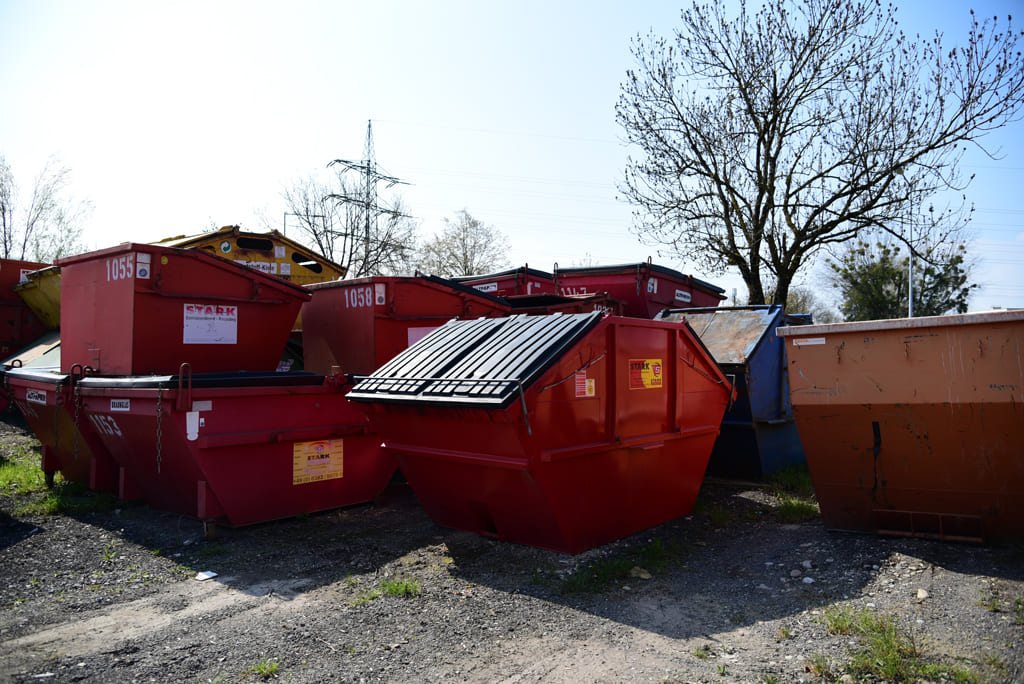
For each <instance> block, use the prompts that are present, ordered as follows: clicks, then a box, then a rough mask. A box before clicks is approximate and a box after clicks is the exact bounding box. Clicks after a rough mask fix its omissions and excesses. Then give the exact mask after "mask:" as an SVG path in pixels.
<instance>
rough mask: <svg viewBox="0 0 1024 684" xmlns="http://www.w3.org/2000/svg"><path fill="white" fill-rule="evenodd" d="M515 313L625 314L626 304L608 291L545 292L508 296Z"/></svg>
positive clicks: (507, 298)
mask: <svg viewBox="0 0 1024 684" xmlns="http://www.w3.org/2000/svg"><path fill="white" fill-rule="evenodd" d="M505 299H506V301H507V302H508V304H509V306H510V307H511V308H512V312H513V313H522V314H531V315H545V314H553V313H590V312H591V311H603V312H605V313H608V314H611V315H612V316H621V315H623V310H624V308H625V305H624V304H623V302H620V301H619V300H617V299H612V298H611V297H610V296H609V295H608V293H607V292H594V293H592V294H582V295H558V294H554V293H544V294H535V295H515V296H511V297H506V298H505Z"/></svg>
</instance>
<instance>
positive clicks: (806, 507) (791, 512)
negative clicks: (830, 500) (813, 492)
mask: <svg viewBox="0 0 1024 684" xmlns="http://www.w3.org/2000/svg"><path fill="white" fill-rule="evenodd" d="M775 513H776V514H777V515H778V516H779V520H780V521H781V522H784V523H803V522H809V521H811V520H815V519H816V518H818V517H820V516H821V511H820V510H819V509H818V504H817V503H815V502H814V501H808V500H806V499H798V498H797V497H795V496H789V495H783V496H782V497H781V500H780V501H779V505H778V507H777V508H776V509H775Z"/></svg>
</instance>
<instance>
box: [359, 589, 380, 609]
mask: <svg viewBox="0 0 1024 684" xmlns="http://www.w3.org/2000/svg"><path fill="white" fill-rule="evenodd" d="M381 596H383V594H381V593H380V592H379V591H377V590H376V589H373V590H371V591H364V592H363V593H361V594H359V595H358V596H356V597H355V598H354V599H352V605H353V606H356V607H357V608H358V607H360V606H365V605H366V604H367V603H369V602H370V601H373V600H374V599H379V598H380V597H381Z"/></svg>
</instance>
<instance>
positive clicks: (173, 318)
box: [57, 244, 309, 375]
mask: <svg viewBox="0 0 1024 684" xmlns="http://www.w3.org/2000/svg"><path fill="white" fill-rule="evenodd" d="M57 264H58V265H60V267H61V370H63V371H64V372H65V373H67V372H69V371H70V369H71V367H72V366H73V365H74V364H81V365H82V366H88V367H90V368H91V369H92V370H93V371H94V372H96V373H100V374H103V375H144V374H150V373H177V372H178V369H179V367H180V366H181V364H182V363H188V364H189V365H190V366H191V369H192V372H194V373H208V372H230V371H273V370H275V369H276V368H277V364H278V361H279V360H280V358H281V353H282V351H283V350H284V348H285V344H286V343H287V341H288V336H289V334H290V331H291V328H292V325H293V324H294V323H295V317H296V316H297V315H298V313H299V308H300V307H301V306H302V303H303V302H304V301H306V300H308V299H309V293H308V292H306V291H305V290H304V289H303V288H302V287H300V286H298V285H293V284H291V283H288V282H285V281H283V280H281V279H279V278H275V277H273V276H270V275H267V274H264V273H260V272H258V271H255V270H252V269H249V268H246V267H244V266H240V265H238V264H235V263H234V262H231V261H228V260H227V259H221V258H219V257H216V256H213V255H211V254H208V253H206V252H205V251H204V250H192V249H174V248H169V247H157V246H155V245H140V244H123V245H119V246H117V247H111V248H110V249H104V250H100V251H97V252H89V253H86V254H81V255H78V256H73V257H69V258H66V259H59V260H58V261H57Z"/></svg>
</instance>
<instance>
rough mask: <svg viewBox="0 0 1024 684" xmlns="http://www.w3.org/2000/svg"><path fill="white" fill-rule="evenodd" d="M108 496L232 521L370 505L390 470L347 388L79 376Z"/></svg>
mask: <svg viewBox="0 0 1024 684" xmlns="http://www.w3.org/2000/svg"><path fill="white" fill-rule="evenodd" d="M79 388H80V392H81V396H82V400H83V405H82V409H83V412H84V413H85V414H86V416H87V419H88V421H89V423H90V425H92V426H93V428H94V429H95V430H96V432H97V434H98V435H99V438H100V439H101V440H102V441H103V444H104V445H105V446H106V447H107V450H108V452H109V453H110V454H111V456H112V457H113V458H114V460H115V461H116V462H117V463H118V465H119V482H120V491H119V494H120V495H121V496H122V498H135V496H138V495H141V496H142V498H143V499H144V500H145V502H146V503H147V504H149V505H150V506H152V507H154V508H157V509H160V510H165V511H170V512H173V513H179V514H182V515H187V516H192V517H196V518H199V519H202V520H210V521H217V520H224V521H226V522H227V523H229V524H232V525H247V524H251V523H257V522H263V521H266V520H274V519H277V518H284V517H289V516H292V515H298V514H300V513H312V512H315V511H321V510H327V509H331V508H337V507H341V506H347V505H351V504H356V503H362V502H365V501H370V500H372V499H373V497H374V496H376V495H377V494H378V493H379V492H380V491H381V490H382V489H384V487H385V486H386V485H387V483H388V481H389V480H390V479H391V476H392V475H393V474H394V472H395V469H396V467H397V466H396V463H395V460H394V458H393V457H391V456H390V455H388V454H385V453H384V452H383V450H382V449H381V446H380V437H379V436H377V435H373V434H369V433H368V423H367V421H366V416H365V415H364V414H363V413H362V412H360V411H357V410H356V409H355V408H354V407H353V406H352V405H351V404H349V403H348V401H347V400H346V399H345V392H346V391H347V390H348V388H349V386H348V385H344V384H342V383H340V382H338V381H336V380H335V379H334V378H325V377H324V376H319V375H312V374H306V373H266V374H249V373H230V374H209V375H195V376H192V377H191V378H189V377H188V376H187V375H178V376H139V377H122V378H114V377H87V378H84V379H82V380H81V381H80V382H79Z"/></svg>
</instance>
